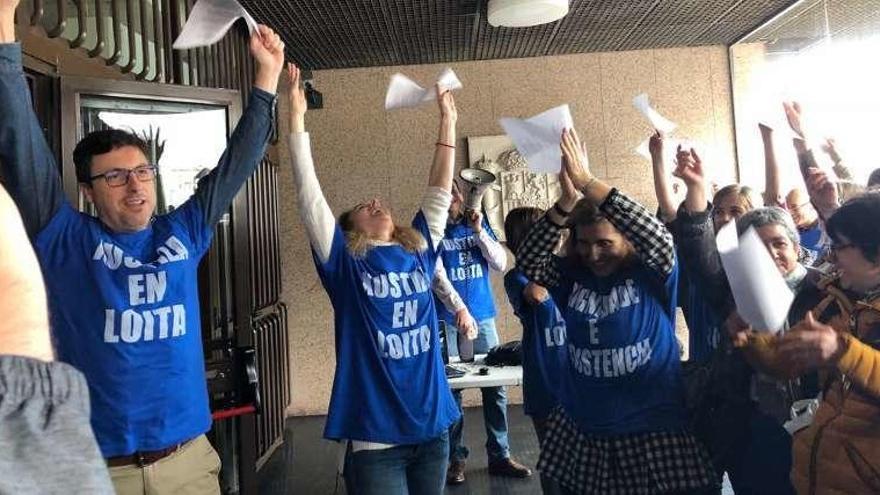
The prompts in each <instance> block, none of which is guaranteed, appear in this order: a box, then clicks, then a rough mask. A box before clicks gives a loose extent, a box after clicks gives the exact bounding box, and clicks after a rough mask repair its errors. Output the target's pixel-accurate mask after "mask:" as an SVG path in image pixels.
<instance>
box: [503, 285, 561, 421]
mask: <svg viewBox="0 0 880 495" xmlns="http://www.w3.org/2000/svg"><path fill="white" fill-rule="evenodd" d="M528 283H529V279H528V278H526V276H525V275H524V274H523V273H522V272H521V271H519V270H518V269H515V268H514V269H513V270H510V271H509V272H507V274H506V275H505V276H504V288H505V290H506V291H507V298H508V300H509V301H510V304H511V306H513V312H514V313H515V314H516V316H517V317H518V318H519V321H520V323H521V324H522V326H523V338H522V359H523V365H522V368H523V411H524V412H525V413H526V414H527V415H529V416H532V417H535V418H539V419H541V418H546V417H547V416H548V415H549V414H550V411H552V410H553V408H554V407H555V406H556V405H557V404H558V402H559V401H558V400H557V399H556V391H555V389H556V384H557V383H558V381H559V377H560V376H561V375H562V371H563V370H564V369H565V367H566V366H567V362H566V359H568V358H567V347H566V341H565V320H564V319H563V317H562V314H561V313H560V312H559V309H558V308H557V307H556V303H555V302H554V301H553V298H552V297H548V298H547V300H546V301H543V302H542V303H540V304H531V303H529V302H527V301H526V300H525V299H524V298H523V290H524V289H525V288H526V285H528Z"/></svg>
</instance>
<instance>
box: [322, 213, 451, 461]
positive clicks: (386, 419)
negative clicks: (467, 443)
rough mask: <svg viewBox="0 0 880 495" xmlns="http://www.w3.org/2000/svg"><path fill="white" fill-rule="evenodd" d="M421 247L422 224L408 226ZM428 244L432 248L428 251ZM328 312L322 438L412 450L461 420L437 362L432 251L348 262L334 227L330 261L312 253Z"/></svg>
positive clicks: (372, 254)
mask: <svg viewBox="0 0 880 495" xmlns="http://www.w3.org/2000/svg"><path fill="white" fill-rule="evenodd" d="M413 227H414V228H416V229H417V230H418V231H419V232H420V233H421V234H422V236H423V237H424V238H425V239H430V238H431V236H430V232H429V230H428V225H427V222H426V221H425V218H424V215H423V214H422V213H421V212H420V213H418V214H417V215H416V217H415V219H414V220H413ZM429 244H430V243H429ZM312 254H313V257H314V261H315V266H316V267H317V269H318V274H319V276H320V277H321V282H322V283H323V285H324V288H325V289H326V290H327V294H328V295H329V297H330V301H331V303H332V304H333V310H334V323H335V332H336V374H335V377H334V379H333V392H332V395H331V398H330V407H329V412H328V415H327V423H326V426H325V428H324V437H325V438H328V439H334V440H339V439H348V440H360V441H367V442H379V443H388V444H417V443H422V442H425V441H428V440H431V439H433V438H436V437H438V436H440V435H441V434H442V433H443V432H444V431H446V429H447V428H448V427H449V426H450V425H451V424H452V423H453V422H455V421H456V420H457V419H458V418H459V412H458V407H457V406H456V404H455V401H454V400H453V398H452V392H451V391H450V389H449V384H448V382H447V381H446V374H445V372H444V366H443V361H442V358H441V355H440V348H439V334H438V320H437V312H436V308H435V303H434V298H433V296H432V293H431V281H432V280H433V278H434V267H435V265H436V260H437V251H436V250H435V249H433V247H432V246H428V248H427V249H425V250H424V251H421V252H418V253H411V252H408V251H406V250H405V249H404V248H403V247H401V246H400V245H396V244H395V245H388V246H374V247H372V248H370V249H369V250H368V251H367V253H366V255H365V256H364V257H356V256H352V254H351V253H350V252H349V250H348V248H347V247H346V238H345V234H344V233H343V232H342V230H341V229H340V228H339V226H338V225H337V226H336V231H335V233H334V236H333V244H332V247H331V250H330V257H329V259H328V260H327V261H326V262H325V263H322V262H321V261H320V259H319V258H318V256H317V255H316V254H315V253H314V252H313V253H312Z"/></svg>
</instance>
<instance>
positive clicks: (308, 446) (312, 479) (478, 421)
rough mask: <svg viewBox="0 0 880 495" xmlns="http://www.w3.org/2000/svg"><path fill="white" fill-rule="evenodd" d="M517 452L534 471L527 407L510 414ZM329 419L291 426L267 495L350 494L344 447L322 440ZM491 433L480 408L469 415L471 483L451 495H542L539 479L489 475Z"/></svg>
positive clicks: (264, 490) (266, 474)
mask: <svg viewBox="0 0 880 495" xmlns="http://www.w3.org/2000/svg"><path fill="white" fill-rule="evenodd" d="M508 422H509V430H510V431H509V435H510V445H511V452H512V455H513V457H514V458H515V459H517V460H519V461H520V462H522V463H524V464H526V465H527V466H529V467H531V468H532V469H533V470H534V467H535V463H536V462H537V461H538V439H537V438H536V437H535V432H534V429H533V428H532V422H531V420H530V419H529V418H528V417H527V416H525V415H523V413H522V407H520V406H510V408H509V410H508ZM323 429H324V417H323V416H314V417H305V418H291V419H289V420H288V422H287V428H286V431H285V433H284V434H285V439H284V445H282V446H281V447H280V448H279V449H278V451H277V452H275V454H274V455H273V456H272V458H271V459H269V461H268V462H267V464H266V466H265V467H264V468H263V469H262V470H261V473H260V494H261V495H281V494H284V495H288V494H295V495H300V494H302V495H325V494H326V495H332V494H334V493H335V494H339V495H342V494H344V493H345V488H344V484H343V482H342V479H341V478H340V479H339V482H338V486H337V479H336V476H335V471H336V464H337V459H338V457H337V454H338V447H337V444H336V443H333V442H328V441H326V440H323V439H322V438H321V434H322V432H323ZM485 441H486V433H485V430H484V429H483V414H482V411H481V410H480V409H479V408H472V409H466V410H465V443H466V445H467V446H468V447H469V448H470V450H471V455H470V458H469V459H468V466H467V472H466V476H467V481H466V482H465V483H464V484H463V485H460V486H456V487H450V488H447V490H446V493H447V494H449V495H471V494H473V495H476V494H480V495H484V494H492V495H496V494H497V495H506V494H536V493H541V487H540V484H539V482H538V476H537V473H535V474H534V475H533V476H532V477H531V478H529V479H525V480H516V479H507V478H497V477H494V476H489V474H488V472H487V471H486V452H485V449H484V448H483V445H484V443H485Z"/></svg>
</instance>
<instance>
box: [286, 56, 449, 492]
mask: <svg viewBox="0 0 880 495" xmlns="http://www.w3.org/2000/svg"><path fill="white" fill-rule="evenodd" d="M288 74H289V75H290V79H291V82H290V88H291V89H290V93H289V96H290V102H291V112H290V129H291V135H290V149H291V152H292V158H293V175H294V182H295V183H296V186H297V205H298V207H299V213H300V216H301V217H302V220H303V223H304V224H305V227H306V232H307V234H308V236H309V241H310V243H311V247H312V255H313V257H314V261H315V266H316V268H317V270H318V275H319V276H320V278H321V282H322V283H323V285H324V288H325V289H326V291H327V294H328V296H330V300H331V303H332V304H333V310H334V322H335V332H336V374H335V377H334V380H333V393H332V396H331V398H330V406H329V412H328V415H327V424H326V427H325V429H324V437H325V438H328V439H332V440H338V441H341V442H343V445H344V446H345V448H346V461H345V481H346V486H347V488H348V492H349V493H357V494H377V495H380V494H381V495H388V494H391V495H399V494H407V493H419V494H422V493H426V494H432V493H433V494H439V493H442V491H443V485H444V481H445V475H446V467H447V466H446V464H447V458H448V451H449V437H448V435H447V429H448V428H449V425H450V424H452V423H453V422H454V421H455V420H457V419H458V417H459V413H458V408H457V407H456V404H455V402H454V401H453V399H452V394H451V392H450V390H449V385H448V383H447V381H446V375H445V373H444V369H443V362H442V359H441V356H440V349H439V337H438V333H437V311H436V309H435V307H434V299H433V297H432V295H431V281H432V279H433V276H434V268H435V263H436V260H437V246H438V244H439V242H440V240H441V239H442V238H443V232H444V228H445V227H446V216H447V210H448V208H449V203H450V201H451V194H450V192H449V191H450V189H451V187H452V171H453V168H454V164H455V122H456V119H457V112H456V109H455V103H454V101H453V99H452V94H451V93H450V92H449V91H445V92H444V91H442V90H441V89H440V88H439V87H438V88H437V92H438V98H437V100H438V102H439V108H440V130H439V134H438V138H437V143H436V146H435V151H434V162H433V165H432V166H431V170H430V173H429V179H428V187H427V189H426V192H425V195H424V197H423V199H422V204H421V208H420V211H419V213H417V214H416V216H415V218H414V219H413V222H412V227H406V226H402V225H397V224H395V223H394V220H393V219H392V218H391V214H390V211H389V210H388V208H387V207H386V206H384V205H383V204H382V203H381V202H380V201H379V200H378V199H372V200H370V201H366V202H362V203H359V204H358V205H356V206H355V207H354V208H352V209H350V210H348V211H346V212H344V213H343V214H341V215H340V216H339V222H338V223H337V222H336V221H335V220H334V218H333V213H332V212H331V211H330V207H329V205H328V204H327V201H326V200H325V198H324V196H323V193H322V192H321V187H320V184H319V183H318V179H317V177H316V175H315V169H314V165H313V163H312V156H311V149H310V144H309V135H308V133H306V132H305V122H304V117H305V112H306V100H305V95H304V93H303V89H302V87H301V86H300V77H299V76H300V75H299V70H298V69H297V68H296V67H295V66H293V65H291V66H290V67H289V68H288Z"/></svg>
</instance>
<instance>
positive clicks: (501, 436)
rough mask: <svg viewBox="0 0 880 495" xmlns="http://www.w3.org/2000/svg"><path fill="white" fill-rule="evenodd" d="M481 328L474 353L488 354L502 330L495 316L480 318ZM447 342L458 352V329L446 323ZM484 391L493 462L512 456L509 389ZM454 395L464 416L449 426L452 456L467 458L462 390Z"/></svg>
mask: <svg viewBox="0 0 880 495" xmlns="http://www.w3.org/2000/svg"><path fill="white" fill-rule="evenodd" d="M478 324H479V332H478V333H477V339H476V340H474V354H485V353H487V352H489V349H491V348H493V347H495V346H497V345H498V330H496V329H495V318H487V319H485V320H482V321H480V322H478ZM446 343H447V346H448V348H449V355H450V356H458V329H457V328H456V327H455V326H454V325H452V324H447V325H446ZM480 392H481V393H482V394H483V423H484V424H485V425H486V454H487V455H488V456H489V462H493V461H500V460H504V459H507V458H508V457H510V443H509V442H508V440H507V392H506V391H505V390H504V387H486V388H481V389H480ZM452 395H453V397H455V402H457V403H458V409H459V411H461V413H462V415H461V419H460V420H458V421H457V422H455V423H453V424H452V426H450V427H449V460H450V461H463V460H465V459H466V458H467V456H468V448H467V447H465V446H464V445H462V444H461V437H462V432H463V430H464V411H462V410H461V390H453V391H452Z"/></svg>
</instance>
